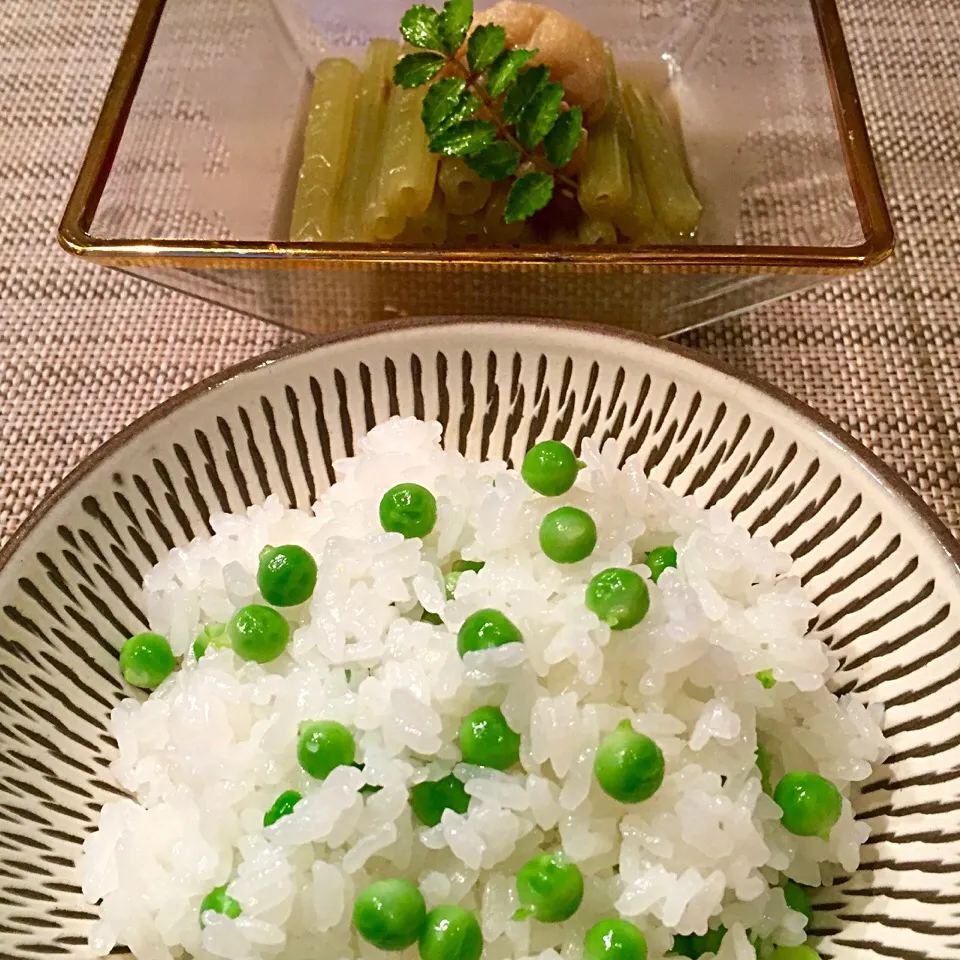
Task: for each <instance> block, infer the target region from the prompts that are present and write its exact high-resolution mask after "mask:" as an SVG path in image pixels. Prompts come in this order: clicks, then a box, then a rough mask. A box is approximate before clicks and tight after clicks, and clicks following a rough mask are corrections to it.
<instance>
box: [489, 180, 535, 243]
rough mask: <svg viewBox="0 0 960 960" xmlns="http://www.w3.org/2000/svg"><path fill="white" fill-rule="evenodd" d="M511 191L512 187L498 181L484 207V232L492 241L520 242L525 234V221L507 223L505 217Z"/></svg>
mask: <svg viewBox="0 0 960 960" xmlns="http://www.w3.org/2000/svg"><path fill="white" fill-rule="evenodd" d="M484 182H485V183H486V182H487V181H484ZM509 193H510V188H509V187H508V186H507V185H506V184H502V183H498V184H497V185H496V186H495V187H494V188H493V193H492V194H491V196H490V200H489V201H488V202H487V205H486V206H485V207H484V209H483V231H484V234H485V235H486V236H487V238H488V239H489V240H490V241H491V242H492V243H496V244H500V245H503V246H509V245H511V244H514V243H519V242H520V240H521V239H522V237H523V235H524V228H525V223H524V222H516V223H507V222H506V221H504V219H503V213H504V210H506V208H507V196H508V195H509Z"/></svg>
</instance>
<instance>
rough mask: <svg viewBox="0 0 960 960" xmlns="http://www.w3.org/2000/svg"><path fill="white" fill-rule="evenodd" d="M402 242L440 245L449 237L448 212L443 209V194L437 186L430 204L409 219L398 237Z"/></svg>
mask: <svg viewBox="0 0 960 960" xmlns="http://www.w3.org/2000/svg"><path fill="white" fill-rule="evenodd" d="M397 239H398V240H399V241H400V242H401V243H412V244H415V245H421V244H426V245H428V246H440V245H441V244H442V243H444V241H445V240H446V239H447V213H446V211H445V210H444V209H443V194H442V193H441V192H440V189H439V188H437V189H435V190H434V191H433V199H432V200H431V201H430V206H429V207H427V209H426V210H425V211H424V212H423V213H422V214H420V216H419V217H413V218H412V219H410V220H408V221H407V225H406V226H405V227H404V228H403V233H401V234H400V236H399V237H398V238H397Z"/></svg>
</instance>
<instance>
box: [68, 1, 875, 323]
mask: <svg viewBox="0 0 960 960" xmlns="http://www.w3.org/2000/svg"><path fill="white" fill-rule="evenodd" d="M482 5H485V4H478V6H482ZM551 5H552V6H553V7H555V8H556V9H557V10H558V11H559V12H560V13H563V14H566V15H569V16H572V17H575V18H576V19H578V20H579V21H580V22H581V23H583V24H584V25H585V26H586V27H587V28H588V29H590V30H591V31H593V32H594V33H595V34H597V35H598V36H600V37H601V38H603V39H604V40H605V41H606V42H607V43H608V44H609V46H610V48H611V50H612V52H613V54H614V56H615V57H616V59H617V61H618V63H632V64H633V63H635V64H639V65H641V66H642V68H643V69H644V70H648V71H652V73H651V75H654V74H656V75H658V76H663V77H664V78H666V86H665V88H664V89H665V90H668V92H669V99H670V101H671V102H672V103H673V105H674V106H675V107H676V114H677V116H679V118H680V126H681V129H682V137H683V142H684V146H685V149H686V156H687V163H688V166H689V171H690V174H691V177H692V179H693V182H694V184H695V186H696V189H697V192H698V194H699V196H700V199H701V201H702V203H703V208H704V209H703V218H702V221H701V224H700V228H699V231H698V233H697V236H696V239H695V241H693V242H689V243H683V244H680V243H677V244H674V245H647V246H644V245H623V244H620V245H616V246H613V245H610V246H580V245H578V246H556V245H547V244H539V245H538V244H533V245H529V246H526V245H525V246H517V247H475V248H471V247H469V246H454V245H449V246H443V247H436V248H433V247H423V246H420V247H417V246H404V245H403V244H398V243H367V244H331V243H316V242H292V241H290V240H289V239H288V237H289V233H290V216H291V208H292V203H293V197H294V193H295V191H296V184H297V178H298V171H299V167H300V162H301V159H302V135H303V127H304V123H305V118H306V113H307V109H308V106H309V102H310V91H311V79H312V70H313V68H314V66H315V65H316V63H317V62H318V61H319V60H320V59H321V58H323V57H324V56H327V55H330V52H331V51H332V52H334V53H338V52H342V51H347V52H351V51H353V52H355V53H358V54H359V53H360V52H361V50H362V48H363V46H365V45H366V43H367V41H368V40H369V39H370V38H371V37H375V36H389V37H396V36H397V35H398V30H397V25H398V23H399V20H400V16H401V14H402V13H403V11H404V9H406V7H407V6H408V3H407V2H404V0H377V2H376V3H363V2H360V3H357V2H349V0H229V2H228V0H140V4H139V7H138V9H137V11H136V14H135V17H134V20H133V24H132V26H131V29H130V33H129V36H128V38H127V41H126V45H125V47H124V49H123V52H122V54H121V57H120V60H119V62H118V65H117V69H116V73H115V75H114V78H113V82H112V83H111V85H110V88H109V91H108V94H107V97H106V101H105V104H104V107H103V111H102V113H101V115H100V118H99V121H98V123H97V126H96V129H95V132H94V134H93V138H92V141H91V143H90V147H89V149H88V152H87V155H86V157H85V159H84V162H83V166H82V169H81V171H80V174H79V177H78V180H77V183H76V186H75V188H74V191H73V193H72V195H71V197H70V200H69V203H68V206H67V209H66V212H65V214H64V217H63V221H62V223H61V225H60V231H59V238H60V242H61V243H62V244H63V246H64V247H65V248H66V249H67V250H69V251H70V252H72V253H74V254H77V255H78V256H80V257H83V258H85V259H88V260H90V261H92V262H95V263H100V264H104V265H107V266H111V267H117V268H119V269H122V270H125V271H128V272H130V273H133V274H136V275H138V276H141V277H145V278H147V279H150V280H154V281H156V282H158V283H162V284H165V285H167V286H170V287H174V288H176V289H179V290H182V291H185V292H187V293H190V294H193V295H195V296H199V297H202V298H205V299H207V300H210V301H214V302H216V303H220V304H223V305H225V306H228V307H232V308H233V309H236V310H239V311H243V312H245V313H250V314H254V315H256V316H258V317H261V318H264V319H267V320H271V321H275V322H278V323H281V324H283V325H285V326H289V327H292V328H295V329H298V330H302V331H306V332H312V333H319V332H327V331H330V330H334V329H340V328H345V327H350V326H353V325H356V324H358V323H361V322H365V321H369V320H374V319H378V318H381V317H385V316H398V315H418V314H419V315H431V314H441V315H469V314H479V313H485V314H488V315H489V314H500V315H508V314H509V315H519V316H524V315H527V316H541V317H543V316H550V317H557V318H580V319H593V320H599V321H604V322H608V323H613V324H617V325H622V326H628V327H633V328H636V329H641V330H644V331H647V332H649V333H652V334H655V335H665V334H671V333H675V332H678V331H680V330H684V329H687V328H690V327H692V326H696V325H698V324H702V323H705V322H708V321H711V320H715V319H719V318H721V317H725V316H730V315H731V314H734V313H737V312H740V311H742V310H745V309H748V308H750V307H752V306H755V305H757V304H759V303H762V302H765V301H768V300H771V299H775V298H777V297H780V296H783V295H786V294H788V293H791V292H793V291H795V290H798V289H800V288H803V287H807V286H810V285H812V284H814V283H816V282H818V281H820V280H823V279H825V278H827V277H830V276H833V275H836V274H841V273H846V272H850V271H855V270H859V269H863V268H866V267H869V266H871V265H873V264H876V263H879V262H880V261H881V260H883V259H884V258H885V257H886V256H888V255H889V254H890V252H891V251H892V248H893V230H892V226H891V223H890V217H889V212H888V210H887V206H886V203H885V201H884V197H883V193H882V190H881V187H880V182H879V179H878V175H877V170H876V166H875V163H874V159H873V156H872V154H871V150H870V144H869V140H868V137H867V132H866V127H865V124H864V119H863V114H862V112H861V108H860V103H859V99H858V96H857V91H856V86H855V82H854V78H853V73H852V70H851V65H850V61H849V57H848V54H847V49H846V46H845V43H844V39H843V34H842V30H841V25H840V19H839V16H838V12H837V9H836V6H835V3H834V0H606V2H599V0H554V2H553V3H552V4H551Z"/></svg>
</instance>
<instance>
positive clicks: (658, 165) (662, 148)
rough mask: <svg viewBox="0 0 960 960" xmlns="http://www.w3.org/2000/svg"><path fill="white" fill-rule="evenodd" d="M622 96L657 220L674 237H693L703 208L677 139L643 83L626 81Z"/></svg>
mask: <svg viewBox="0 0 960 960" xmlns="http://www.w3.org/2000/svg"><path fill="white" fill-rule="evenodd" d="M623 98H624V102H625V103H626V107H627V115H628V116H629V118H630V124H631V127H632V129H633V143H634V148H635V150H636V152H637V156H638V157H639V159H640V166H641V168H642V170H643V176H644V179H645V180H646V184H647V189H648V190H649V191H650V201H651V203H652V204H653V209H654V212H655V213H656V215H657V219H658V220H659V221H660V222H661V223H662V224H663V226H664V227H666V229H667V231H668V232H669V233H671V234H673V235H674V236H676V237H689V236H692V235H693V234H694V233H695V232H696V230H697V227H698V226H699V224H700V213H701V211H702V209H703V208H702V207H701V205H700V200H699V199H698V197H697V194H696V191H694V189H693V185H692V184H691V183H690V181H689V180H688V179H687V170H686V164H685V162H684V156H683V148H682V147H681V145H680V141H679V139H678V138H677V136H676V134H675V133H674V131H673V128H672V127H671V126H670V122H669V121H668V120H667V118H666V117H665V116H664V115H663V113H662V111H661V110H660V108H659V107H658V106H657V104H656V102H655V101H654V99H653V97H651V96H650V94H649V92H648V91H647V90H646V89H645V88H644V87H643V86H641V85H640V84H638V83H628V84H627V85H626V86H625V88H624V91H623Z"/></svg>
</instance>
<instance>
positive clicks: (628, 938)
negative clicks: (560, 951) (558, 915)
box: [583, 917, 647, 960]
mask: <svg viewBox="0 0 960 960" xmlns="http://www.w3.org/2000/svg"><path fill="white" fill-rule="evenodd" d="M583 960H647V938H646V937H645V936H644V935H643V933H642V932H641V931H640V929H639V928H638V927H636V926H634V924H632V923H630V922H629V921H628V920H620V919H617V918H613V917H611V918H610V919H609V920H601V921H600V922H599V923H595V924H594V925H593V926H592V927H591V928H590V929H589V930H588V931H587V936H586V938H585V939H584V941H583Z"/></svg>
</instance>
